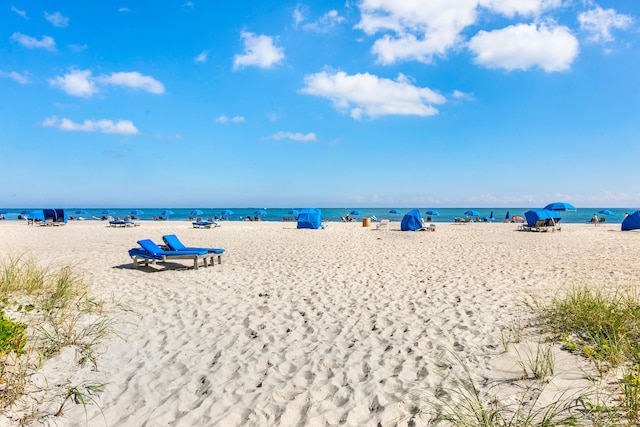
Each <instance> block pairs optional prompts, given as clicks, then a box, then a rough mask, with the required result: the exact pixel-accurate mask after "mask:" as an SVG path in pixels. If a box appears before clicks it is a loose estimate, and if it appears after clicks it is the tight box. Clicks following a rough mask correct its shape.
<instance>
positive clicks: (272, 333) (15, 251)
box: [0, 221, 640, 426]
mask: <svg viewBox="0 0 640 427" xmlns="http://www.w3.org/2000/svg"><path fill="white" fill-rule="evenodd" d="M516 229H517V225H514V224H486V223H478V224H473V223H472V224H438V225H437V231H436V232H407V233H404V232H400V231H399V223H397V222H395V223H393V222H392V224H391V230H390V231H388V232H385V231H377V230H375V229H374V228H373V227H372V228H364V227H362V226H361V225H360V224H342V223H330V225H329V227H328V229H327V230H296V229H295V223H269V222H263V223H240V222H225V223H223V225H222V227H220V228H216V229H202V230H197V229H193V228H191V225H190V223H188V222H174V221H171V222H142V225H141V226H140V227H135V228H119V229H114V228H109V227H106V226H105V223H103V222H98V221H86V222H70V223H69V224H67V225H65V226H63V227H33V226H27V225H25V224H24V223H21V222H17V221H0V240H1V242H2V244H0V258H6V257H8V256H10V255H13V256H15V255H20V254H24V255H28V256H33V257H36V258H37V259H38V260H39V261H41V262H42V263H44V264H47V265H49V264H51V265H54V266H59V265H72V266H74V268H75V269H76V270H77V271H79V272H81V273H83V274H84V277H85V280H86V281H87V282H88V283H89V284H90V285H91V289H92V293H93V294H94V295H95V296H97V297H99V298H100V299H103V300H105V301H107V302H108V304H107V305H108V306H109V307H110V315H111V317H112V318H113V319H115V320H116V321H117V325H118V327H117V333H118V336H117V337H116V336H113V337H111V339H109V340H107V341H105V342H103V343H102V345H101V346H99V348H98V350H99V352H100V355H99V357H98V360H97V365H98V371H97V372H94V371H92V370H91V369H90V367H85V368H82V369H80V368H78V367H77V363H76V362H75V353H74V352H73V351H65V352H63V353H62V354H60V355H58V356H56V357H54V358H53V359H52V360H50V361H49V362H48V363H47V365H46V366H45V367H44V368H43V369H42V371H41V379H40V380H39V381H42V378H46V383H47V384H48V386H49V387H50V388H51V390H55V389H56V387H58V386H59V385H64V384H67V381H69V382H70V383H74V384H80V383H82V382H85V383H98V382H108V385H107V386H106V388H105V390H104V392H103V393H102V394H100V396H99V398H98V402H99V405H100V406H99V407H98V406H97V405H89V406H88V407H87V415H86V417H87V418H88V420H89V422H88V424H89V425H91V426H100V425H106V426H142V425H146V426H158V425H175V426H195V425H198V426H204V425H212V426H213V425H215V426H295V425H309V426H322V425H346V426H363V425H367V426H369V425H371V426H375V425H376V424H378V423H381V425H384V426H389V425H395V424H396V423H397V424H398V425H406V423H407V422H408V420H409V419H410V418H411V415H410V410H411V407H412V406H413V403H412V401H414V400H415V398H414V397H412V396H414V395H415V394H416V393H417V394H419V395H420V396H421V397H420V398H419V399H418V400H419V402H418V403H419V404H420V405H421V407H422V409H425V410H427V411H429V410H430V408H432V406H431V405H429V404H427V403H426V401H427V399H431V397H429V396H430V395H431V394H433V393H435V391H436V390H437V389H438V388H439V387H444V388H445V389H448V388H450V387H451V380H452V379H454V378H460V379H464V378H465V377H464V373H463V370H462V368H461V366H460V363H459V361H457V360H456V358H458V359H459V360H460V361H462V362H464V364H465V365H466V366H467V367H468V368H469V370H470V371H471V373H472V375H473V377H474V380H475V381H476V383H477V385H478V386H479V388H480V390H481V391H482V393H483V394H484V395H486V396H493V395H498V396H500V398H501V399H503V400H505V401H509V399H512V400H515V399H516V398H517V396H519V395H521V393H522V387H523V384H526V382H521V381H517V380H518V379H519V377H520V373H521V368H520V367H519V366H518V364H517V354H516V353H515V351H514V349H515V348H516V347H515V346H512V348H511V350H510V351H509V352H508V353H506V352H505V351H504V346H503V345H502V338H501V337H502V336H503V333H504V331H505V330H507V329H509V328H510V327H511V328H513V327H514V326H516V325H521V326H522V327H524V326H526V325H527V323H528V322H529V320H530V319H531V318H532V315H531V313H530V311H529V310H528V309H526V308H524V307H523V306H522V304H521V302H522V301H524V300H526V299H527V298H528V297H529V296H530V295H533V296H535V297H537V298H542V299H548V298H550V297H552V296H554V295H556V294H557V293H558V292H562V291H564V290H566V289H568V288H570V287H571V286H574V285H583V284H586V285H591V286H594V287H606V288H624V287H626V286H630V285H632V284H633V283H634V281H635V280H637V278H638V276H639V266H638V262H637V254H638V253H639V250H640V238H639V236H638V234H637V233H633V232H625V233H623V232H620V231H619V230H620V226H619V224H617V225H616V224H606V225H604V224H602V225H600V226H599V227H594V226H592V225H586V224H585V225H582V224H565V225H563V227H562V232H555V233H534V232H518V231H516ZM169 233H175V234H177V235H178V236H179V237H180V238H181V239H182V241H183V242H184V243H186V244H187V245H189V246H216V247H223V248H225V249H226V251H227V252H226V254H225V256H224V257H223V263H222V265H216V266H214V267H209V268H206V269H205V268H202V267H201V268H200V269H198V270H197V271H196V270H193V269H192V268H191V263H190V262H188V261H185V262H180V263H170V264H168V265H163V264H159V265H157V266H153V267H148V268H140V269H137V270H136V269H133V267H132V264H131V260H130V258H129V257H128V254H127V250H128V249H129V248H131V247H135V246H136V240H138V239H143V238H151V239H153V240H154V241H156V242H161V236H162V235H163V234H169ZM516 329H517V326H516ZM525 331H526V330H525ZM537 339H538V337H536V336H533V337H530V341H531V342H535V340H537ZM523 346H525V344H522V345H521V346H520V347H519V348H520V351H521V356H524V355H525V354H527V351H526V350H525V347H523ZM557 353H558V360H557V362H556V377H555V379H554V380H553V381H552V383H551V384H550V385H549V393H552V394H553V393H556V389H559V390H564V389H567V388H570V389H576V390H577V389H580V388H581V387H584V386H585V384H587V383H586V381H584V376H585V375H584V371H583V369H586V367H588V365H587V364H586V363H585V362H584V361H583V360H582V359H580V358H579V357H576V356H572V355H569V354H566V353H563V352H559V351H558V352H557ZM58 388H60V387H58ZM52 394H55V393H54V392H53V391H52ZM420 401H421V402H420ZM414 403H415V402H414ZM57 405H59V402H58V404H57ZM43 408H44V409H45V410H49V411H53V412H55V410H56V409H57V406H56V404H55V403H51V404H50V405H49V407H47V405H46V404H45V405H43ZM427 419H428V415H425V416H424V417H423V418H422V419H421V420H417V422H418V425H420V422H425V423H426V420H427ZM40 421H41V422H43V423H45V424H47V423H51V424H52V425H53V424H54V425H58V426H74V425H86V418H85V413H84V409H83V408H82V406H81V405H73V404H72V405H69V406H68V407H67V408H66V410H65V412H64V415H63V416H62V417H59V418H56V419H55V420H53V419H52V417H48V418H43V419H41V420H40ZM4 422H5V423H7V420H4Z"/></svg>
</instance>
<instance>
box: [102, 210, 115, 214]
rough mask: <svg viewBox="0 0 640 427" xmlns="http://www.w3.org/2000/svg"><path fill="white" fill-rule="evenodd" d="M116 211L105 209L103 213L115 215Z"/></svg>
mask: <svg viewBox="0 0 640 427" xmlns="http://www.w3.org/2000/svg"><path fill="white" fill-rule="evenodd" d="M115 214H116V212H115V211H112V210H111V209H105V210H103V211H102V215H115Z"/></svg>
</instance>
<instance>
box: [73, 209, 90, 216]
mask: <svg viewBox="0 0 640 427" xmlns="http://www.w3.org/2000/svg"><path fill="white" fill-rule="evenodd" d="M86 214H88V212H87V211H85V210H84V209H78V210H77V211H76V215H86Z"/></svg>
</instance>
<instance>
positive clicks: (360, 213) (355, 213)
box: [349, 209, 362, 215]
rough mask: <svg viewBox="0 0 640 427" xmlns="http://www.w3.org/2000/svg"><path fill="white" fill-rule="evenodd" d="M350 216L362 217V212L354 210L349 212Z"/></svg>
mask: <svg viewBox="0 0 640 427" xmlns="http://www.w3.org/2000/svg"><path fill="white" fill-rule="evenodd" d="M349 215H362V212H360V211H359V210H358V209H354V210H352V211H351V212H349Z"/></svg>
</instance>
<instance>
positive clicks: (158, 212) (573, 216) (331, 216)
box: [1, 207, 638, 224]
mask: <svg viewBox="0 0 640 427" xmlns="http://www.w3.org/2000/svg"><path fill="white" fill-rule="evenodd" d="M135 209H140V210H141V211H142V212H143V213H142V214H139V215H135V217H136V218H137V219H138V220H142V221H147V220H149V221H150V220H153V219H154V217H156V218H159V217H163V218H166V219H167V220H169V221H186V220H189V217H193V218H195V217H198V218H203V219H207V218H216V217H217V218H218V219H223V220H229V221H243V220H245V218H246V217H247V216H249V217H250V218H252V219H253V218H254V217H255V216H256V211H258V210H263V211H264V214H263V215H261V216H260V218H261V220H262V221H282V220H283V217H284V218H287V217H289V218H291V219H293V216H294V215H291V214H289V211H290V210H292V209H296V210H300V208H259V207H253V208H189V209H184V208H175V209H173V208H169V209H170V210H171V211H172V212H173V214H170V215H166V214H164V212H165V211H166V210H167V208H92V209H83V208H65V211H66V214H67V216H68V217H74V218H78V217H82V218H84V219H85V220H95V219H101V218H102V217H103V216H105V214H103V212H105V211H107V210H110V211H113V213H112V214H111V215H112V216H116V217H120V218H121V219H122V218H123V217H126V216H130V215H131V212H132V211H134V210H135ZM194 209H199V210H201V211H202V214H199V215H192V212H193V211H194ZM320 209H322V219H326V220H329V221H340V217H344V216H345V215H346V214H347V213H350V212H352V211H354V210H359V211H360V212H361V214H360V215H350V216H351V218H353V219H354V220H355V221H361V219H362V218H364V217H372V216H375V217H376V218H377V219H379V220H380V219H389V220H392V221H400V220H401V219H402V215H403V214H404V213H406V212H408V211H409V210H411V209H418V210H419V211H420V215H421V216H422V217H423V218H424V219H425V220H428V221H430V222H434V223H438V222H440V223H442V222H453V221H454V219H455V218H456V217H461V218H464V217H465V216H466V215H465V212H466V211H468V210H474V211H477V212H478V213H479V214H480V218H485V217H490V216H491V214H492V213H493V221H494V222H502V221H504V220H505V217H506V216H507V214H508V216H509V217H512V216H522V217H524V213H525V212H526V211H528V210H529V209H534V208H473V207H471V208H355V207H351V208H320ZM392 209H398V210H399V211H401V212H402V213H401V214H395V213H390V212H389V211H390V210H392ZM430 209H432V210H436V211H438V213H439V215H431V216H430V219H429V218H428V217H429V215H427V214H426V212H427V210H430ZM603 209H607V208H578V210H577V211H574V212H569V211H564V212H562V211H561V212H559V214H560V217H561V218H562V222H563V223H569V224H583V223H587V222H588V221H589V220H590V219H591V218H592V217H593V214H594V213H598V212H599V211H601V210H603ZM32 210H34V208H30V209H2V210H1V211H2V212H6V213H5V214H4V217H5V218H6V219H7V220H18V219H20V218H19V217H22V218H24V217H25V216H26V215H28V213H26V214H22V212H29V211H32ZM225 210H229V211H231V212H232V213H231V214H227V215H224V214H223V213H224V211H225ZM609 210H610V211H611V212H612V214H610V215H603V214H598V216H599V217H603V216H604V217H606V223H618V224H620V223H621V222H622V220H623V218H624V214H625V213H633V212H635V211H636V210H638V209H636V208H624V209H620V208H618V209H609Z"/></svg>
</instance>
